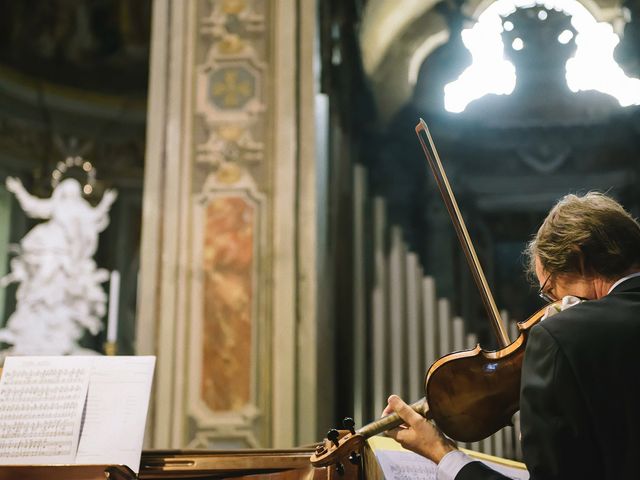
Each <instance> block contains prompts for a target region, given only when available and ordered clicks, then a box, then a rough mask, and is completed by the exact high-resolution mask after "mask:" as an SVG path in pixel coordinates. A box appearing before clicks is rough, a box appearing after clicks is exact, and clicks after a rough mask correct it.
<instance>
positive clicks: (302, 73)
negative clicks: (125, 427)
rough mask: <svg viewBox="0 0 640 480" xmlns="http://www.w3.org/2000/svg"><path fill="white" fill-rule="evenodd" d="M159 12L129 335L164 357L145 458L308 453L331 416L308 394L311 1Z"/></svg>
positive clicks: (313, 347) (311, 388) (179, 1)
mask: <svg viewBox="0 0 640 480" xmlns="http://www.w3.org/2000/svg"><path fill="white" fill-rule="evenodd" d="M153 6H154V11H153V32H152V52H151V68H150V78H149V86H150V89H149V90H150V93H149V111H148V129H147V163H146V170H145V190H144V219H143V239H142V256H141V278H140V297H139V302H140V303H139V309H138V323H137V353H138V354H155V355H157V356H158V362H157V372H156V381H155V388H154V393H153V399H152V413H151V416H150V417H151V418H150V429H149V432H150V433H149V436H148V444H149V446H153V447H174V448H183V447H198V448H240V447H242V448H244V447H268V446H278V447H288V446H294V445H297V444H302V443H309V442H312V441H314V440H316V439H317V438H316V437H315V435H316V429H317V428H316V424H315V419H316V418H318V415H319V410H323V408H324V409H326V408H330V406H319V405H317V400H316V399H317V382H316V380H315V379H316V378H317V370H318V362H317V344H316V337H317V335H316V330H317V319H316V314H315V312H316V306H315V303H316V276H315V272H316V265H315V258H316V251H315V245H316V236H315V225H316V215H317V212H318V209H317V205H316V204H315V202H316V201H315V198H316V196H315V176H316V170H315V169H316V165H315V159H314V157H315V152H314V147H313V145H314V129H313V121H314V120H313V115H314V110H313V108H314V103H313V101H314V93H315V92H314V77H313V68H312V61H313V60H312V59H313V38H314V34H315V33H314V28H315V18H314V15H313V13H312V12H314V11H315V2H311V1H302V2H297V1H294V0H271V1H266V0H264V1H263V0H188V1H184V0H155V1H154V5H153ZM303 9H304V10H305V14H304V15H303V14H302V10H303ZM310 13H311V14H310ZM301 312H303V313H301ZM320 414H321V413H320Z"/></svg>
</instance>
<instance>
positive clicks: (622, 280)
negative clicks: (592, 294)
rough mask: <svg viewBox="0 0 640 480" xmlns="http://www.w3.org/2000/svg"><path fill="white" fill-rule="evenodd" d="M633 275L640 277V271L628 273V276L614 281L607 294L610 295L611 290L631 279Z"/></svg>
mask: <svg viewBox="0 0 640 480" xmlns="http://www.w3.org/2000/svg"><path fill="white" fill-rule="evenodd" d="M633 277H640V272H636V273H632V274H631V275H627V276H626V277H622V278H621V279H620V280H618V281H617V282H616V283H614V284H613V285H611V288H610V289H609V291H608V292H607V295H609V294H610V293H611V291H612V290H613V289H614V288H616V287H617V286H618V285H620V284H621V283H622V282H624V281H626V280H629V279H630V278H633Z"/></svg>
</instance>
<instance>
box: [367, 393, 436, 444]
mask: <svg viewBox="0 0 640 480" xmlns="http://www.w3.org/2000/svg"><path fill="white" fill-rule="evenodd" d="M409 406H410V407H411V408H412V409H413V410H414V411H416V412H418V413H419V414H420V415H422V416H423V417H426V418H429V417H428V415H429V408H428V406H427V401H426V399H425V398H424V397H422V398H421V399H420V400H418V401H417V402H416V403H412V404H411V405H409ZM403 423H404V420H402V418H400V415H398V414H397V413H392V414H391V415H387V416H385V417H382V418H380V419H379V420H375V421H373V422H371V423H369V424H367V425H365V426H363V427H361V428H360V429H358V430H357V431H356V433H357V434H358V435H361V436H362V437H364V438H365V439H366V438H369V437H373V436H374V435H378V434H379V433H382V432H386V431H387V430H391V429H392V428H396V427H398V426H400V425H402V424H403Z"/></svg>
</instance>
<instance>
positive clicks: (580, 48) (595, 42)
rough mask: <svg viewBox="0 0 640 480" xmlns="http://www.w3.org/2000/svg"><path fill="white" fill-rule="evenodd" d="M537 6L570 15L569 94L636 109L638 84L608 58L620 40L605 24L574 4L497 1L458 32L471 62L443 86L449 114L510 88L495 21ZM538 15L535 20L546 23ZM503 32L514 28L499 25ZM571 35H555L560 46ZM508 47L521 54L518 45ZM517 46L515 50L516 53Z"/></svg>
mask: <svg viewBox="0 0 640 480" xmlns="http://www.w3.org/2000/svg"><path fill="white" fill-rule="evenodd" d="M536 5H539V6H543V7H545V8H546V9H549V10H550V9H556V10H560V11H563V12H565V13H567V14H568V15H571V24H572V25H573V27H574V28H575V29H576V32H577V33H576V39H575V41H576V46H577V49H576V53H575V56H574V57H573V58H570V59H569V60H568V61H567V64H566V71H567V73H566V79H567V85H568V87H569V88H570V89H571V90H572V91H573V92H578V91H581V90H582V91H584V90H598V91H600V92H603V93H607V94H609V95H612V96H613V97H615V98H616V99H617V100H618V102H619V103H620V105H621V106H623V107H626V106H629V105H640V79H637V78H630V77H627V76H626V75H625V74H624V72H623V70H622V69H621V68H620V66H619V65H618V64H617V63H616V62H615V60H614V59H613V49H614V48H615V46H616V45H617V44H618V42H619V41H620V39H619V38H618V36H617V35H616V34H615V33H614V32H613V28H612V27H611V25H610V24H608V23H598V22H596V20H595V18H594V17H593V15H591V14H590V13H589V11H588V10H587V9H586V8H585V7H584V6H583V5H582V4H580V3H579V2H578V1H576V0H542V1H535V0H533V1H532V0H497V1H496V2H494V3H492V4H491V5H490V6H489V7H488V8H487V9H486V10H485V11H484V12H483V13H482V14H481V15H480V17H479V18H478V22H477V23H476V24H475V25H474V26H473V27H472V28H470V29H466V30H463V31H462V42H463V43H464V45H465V47H467V49H468V50H469V51H470V52H471V56H472V58H473V63H472V64H471V66H469V67H468V68H467V69H466V70H464V71H463V72H462V74H461V75H460V76H459V77H458V79H457V80H455V81H453V82H451V83H449V84H447V85H446V86H445V87H444V105H445V108H446V109H447V110H448V111H449V112H453V113H460V112H463V111H464V109H465V108H466V107H467V105H468V104H469V103H471V102H472V101H473V100H476V99H478V98H480V97H483V96H484V95H487V94H491V93H492V94H496V95H509V94H511V93H512V92H513V89H514V88H515V85H516V72H515V67H514V66H513V65H512V64H511V62H508V61H507V60H505V59H504V55H503V53H504V45H503V43H502V38H501V36H500V34H501V32H502V28H503V26H502V20H501V18H500V17H501V16H502V17H505V16H507V15H509V14H511V13H513V12H514V11H515V10H516V8H518V7H522V8H526V7H533V6H536ZM540 13H544V14H545V15H543V16H544V18H542V17H540V16H538V18H539V19H540V20H545V19H546V12H542V11H541V12H540ZM504 28H505V30H507V31H511V30H513V28H514V26H513V24H511V22H505V25H504ZM571 38H572V33H571V32H570V31H569V30H565V31H564V32H562V33H561V34H560V35H559V36H558V41H559V42H560V43H564V44H566V43H568V42H570V41H571ZM517 40H520V42H522V40H521V39H520V38H517V39H516V40H514V43H513V45H512V47H513V48H514V49H516V50H518V49H521V48H522V47H523V44H522V43H520V44H516V42H517ZM518 47H520V48H518Z"/></svg>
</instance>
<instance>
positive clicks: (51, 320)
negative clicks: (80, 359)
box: [0, 177, 117, 355]
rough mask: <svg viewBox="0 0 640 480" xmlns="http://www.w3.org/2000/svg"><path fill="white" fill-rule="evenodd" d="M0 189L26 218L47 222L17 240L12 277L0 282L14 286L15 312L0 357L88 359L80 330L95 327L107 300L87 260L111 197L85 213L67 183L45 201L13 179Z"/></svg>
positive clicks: (99, 274)
mask: <svg viewBox="0 0 640 480" xmlns="http://www.w3.org/2000/svg"><path fill="white" fill-rule="evenodd" d="M6 185H7V189H8V190H9V191H10V192H12V193H13V194H14V195H15V196H16V199H17V200H18V202H19V203H20V206H21V207H22V209H23V210H24V211H25V213H26V214H27V215H28V216H30V217H32V218H41V219H45V220H46V221H45V222H43V223H40V224H38V225H36V226H35V227H33V228H32V229H31V230H30V231H29V232H28V233H27V234H26V235H25V236H24V238H23V239H22V240H21V241H20V245H19V247H18V248H17V255H16V256H15V257H14V258H12V259H11V262H10V265H11V271H10V272H9V273H8V274H7V275H6V276H4V277H3V278H1V279H0V286H2V287H6V286H7V285H9V284H10V283H14V282H17V283H18V284H19V285H18V289H17V292H16V310H15V311H14V312H13V313H12V314H11V316H10V317H9V319H8V321H7V324H6V326H5V328H3V329H0V341H1V342H4V343H7V344H10V345H11V347H10V348H9V349H7V350H5V351H3V352H2V353H3V354H4V355H7V354H12V355H67V354H77V353H88V352H87V350H86V349H81V348H80V347H79V345H78V341H79V340H80V338H81V337H82V335H83V333H84V330H85V329H87V330H89V332H91V333H92V334H93V335H95V334H97V333H98V332H99V331H100V330H101V329H102V321H101V319H102V317H103V316H104V314H105V310H106V307H105V303H106V300H107V298H106V294H105V292H104V290H103V289H102V286H101V284H102V283H103V282H105V281H106V280H108V278H109V272H108V271H107V270H105V269H102V268H97V266H96V264H95V262H94V260H93V255H94V254H95V252H96V249H97V247H98V234H99V233H100V232H102V231H103V230H104V229H105V228H106V227H107V225H108V224H109V215H108V213H109V209H110V208H111V205H112V204H113V202H114V201H115V199H116V196H117V193H116V192H115V191H113V190H107V191H106V192H105V193H104V196H103V197H102V200H101V201H100V203H99V204H98V205H96V206H95V207H92V206H91V204H89V202H87V201H86V200H85V199H84V198H83V197H82V190H81V186H80V183H79V182H78V181H77V180H75V179H73V178H67V179H65V180H63V181H62V182H60V184H58V186H57V187H56V188H55V190H54V191H53V194H52V195H51V197H50V198H46V199H43V198H38V197H34V196H32V195H31V194H30V193H29V192H27V191H26V190H25V188H24V186H23V185H22V182H21V181H20V180H18V179H16V178H12V177H9V178H7V181H6ZM94 353H95V352H94Z"/></svg>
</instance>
